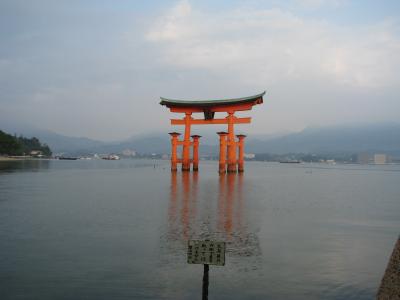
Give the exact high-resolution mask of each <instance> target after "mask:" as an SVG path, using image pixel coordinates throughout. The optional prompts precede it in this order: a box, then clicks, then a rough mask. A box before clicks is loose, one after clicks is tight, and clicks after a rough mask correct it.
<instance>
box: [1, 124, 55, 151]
mask: <svg viewBox="0 0 400 300" xmlns="http://www.w3.org/2000/svg"><path fill="white" fill-rule="evenodd" d="M32 151H36V153H35V154H36V155H37V154H41V155H43V156H51V150H50V148H49V146H47V145H46V144H42V143H41V142H40V141H39V139H37V138H35V137H33V138H26V137H23V136H18V137H17V136H13V135H10V134H7V133H5V132H4V131H1V130H0V155H30V154H31V152H32Z"/></svg>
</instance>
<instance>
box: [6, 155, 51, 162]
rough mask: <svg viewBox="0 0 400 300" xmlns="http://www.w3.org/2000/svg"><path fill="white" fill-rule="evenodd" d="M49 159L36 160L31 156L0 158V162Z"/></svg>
mask: <svg viewBox="0 0 400 300" xmlns="http://www.w3.org/2000/svg"><path fill="white" fill-rule="evenodd" d="M49 159H51V158H36V157H32V156H0V162H2V161H19V160H49Z"/></svg>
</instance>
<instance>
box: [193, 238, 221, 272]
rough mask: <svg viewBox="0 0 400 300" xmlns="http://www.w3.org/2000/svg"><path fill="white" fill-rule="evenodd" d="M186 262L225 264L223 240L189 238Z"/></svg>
mask: <svg viewBox="0 0 400 300" xmlns="http://www.w3.org/2000/svg"><path fill="white" fill-rule="evenodd" d="M187 262H188V264H207V265H218V266H223V265H225V242H216V241H207V240H206V241H197V240H189V242H188V255H187Z"/></svg>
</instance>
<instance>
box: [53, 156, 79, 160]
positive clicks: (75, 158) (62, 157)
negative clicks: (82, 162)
mask: <svg viewBox="0 0 400 300" xmlns="http://www.w3.org/2000/svg"><path fill="white" fill-rule="evenodd" d="M58 159H60V160H77V159H78V157H66V156H59V157H58Z"/></svg>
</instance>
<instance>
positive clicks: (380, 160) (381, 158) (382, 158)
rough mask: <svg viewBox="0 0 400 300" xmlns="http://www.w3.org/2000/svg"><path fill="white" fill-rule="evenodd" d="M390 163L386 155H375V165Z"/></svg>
mask: <svg viewBox="0 0 400 300" xmlns="http://www.w3.org/2000/svg"><path fill="white" fill-rule="evenodd" d="M387 162H388V158H387V155H386V154H375V155H374V163H375V164H376V165H384V164H386V163H387Z"/></svg>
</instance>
